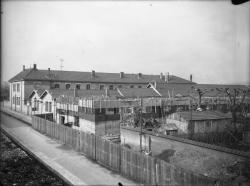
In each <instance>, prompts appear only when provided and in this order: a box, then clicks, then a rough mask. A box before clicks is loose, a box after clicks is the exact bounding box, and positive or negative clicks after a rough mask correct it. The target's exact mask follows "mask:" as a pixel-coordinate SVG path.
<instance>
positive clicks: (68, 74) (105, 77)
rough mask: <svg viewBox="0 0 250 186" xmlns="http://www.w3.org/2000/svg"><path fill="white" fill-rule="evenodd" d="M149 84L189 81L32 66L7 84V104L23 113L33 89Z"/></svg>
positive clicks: (103, 87) (167, 75) (162, 76)
mask: <svg viewBox="0 0 250 186" xmlns="http://www.w3.org/2000/svg"><path fill="white" fill-rule="evenodd" d="M150 82H160V83H171V82H172V83H178V82H181V83H189V82H190V81H189V80H185V79H183V78H180V77H177V76H173V75H171V76H170V75H169V74H165V75H163V74H162V73H161V74H160V75H146V74H142V73H137V74H126V73H124V72H120V73H102V72H95V71H94V70H92V71H91V72H80V71H59V70H51V69H50V68H48V69H47V70H40V69H38V68H37V65H36V64H34V66H33V68H30V69H25V66H23V70H22V71H21V72H20V73H18V74H17V75H16V76H14V77H13V78H11V79H10V80H9V83H10V103H11V106H12V107H13V108H14V109H18V110H23V108H24V107H25V105H26V103H27V101H28V98H29V95H30V94H31V92H32V91H33V90H34V89H45V90H49V89H60V90H70V89H78V90H105V89H109V90H115V89H117V88H146V87H147V85H148V83H150Z"/></svg>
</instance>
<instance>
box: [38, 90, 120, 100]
mask: <svg viewBox="0 0 250 186" xmlns="http://www.w3.org/2000/svg"><path fill="white" fill-rule="evenodd" d="M45 92H48V93H50V94H51V96H52V98H53V99H56V98H59V97H60V96H66V97H79V98H91V97H105V96H106V91H105V90H76V92H75V90H74V89H69V90H62V89H49V90H45V91H44V93H43V94H42V95H44V94H45ZM75 95H76V96H75ZM108 96H109V97H117V98H118V97H121V96H120V94H119V93H118V92H117V90H108Z"/></svg>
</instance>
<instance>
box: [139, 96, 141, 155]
mask: <svg viewBox="0 0 250 186" xmlns="http://www.w3.org/2000/svg"><path fill="white" fill-rule="evenodd" d="M139 111H140V112H139V116H140V121H139V122H140V152H142V98H140V110H139Z"/></svg>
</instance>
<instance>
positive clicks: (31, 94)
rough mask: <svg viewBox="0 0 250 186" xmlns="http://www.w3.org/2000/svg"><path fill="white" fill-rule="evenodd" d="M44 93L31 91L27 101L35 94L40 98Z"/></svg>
mask: <svg viewBox="0 0 250 186" xmlns="http://www.w3.org/2000/svg"><path fill="white" fill-rule="evenodd" d="M44 91H45V89H38V90H36V89H35V90H33V91H32V92H31V93H30V95H29V96H28V98H29V99H31V98H32V97H33V96H34V95H35V94H37V95H38V97H41V95H42V93H43V92H44Z"/></svg>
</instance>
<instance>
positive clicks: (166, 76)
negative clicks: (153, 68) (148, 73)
mask: <svg viewBox="0 0 250 186" xmlns="http://www.w3.org/2000/svg"><path fill="white" fill-rule="evenodd" d="M169 80H170V78H169V72H167V73H165V82H167V83H168V82H169Z"/></svg>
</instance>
